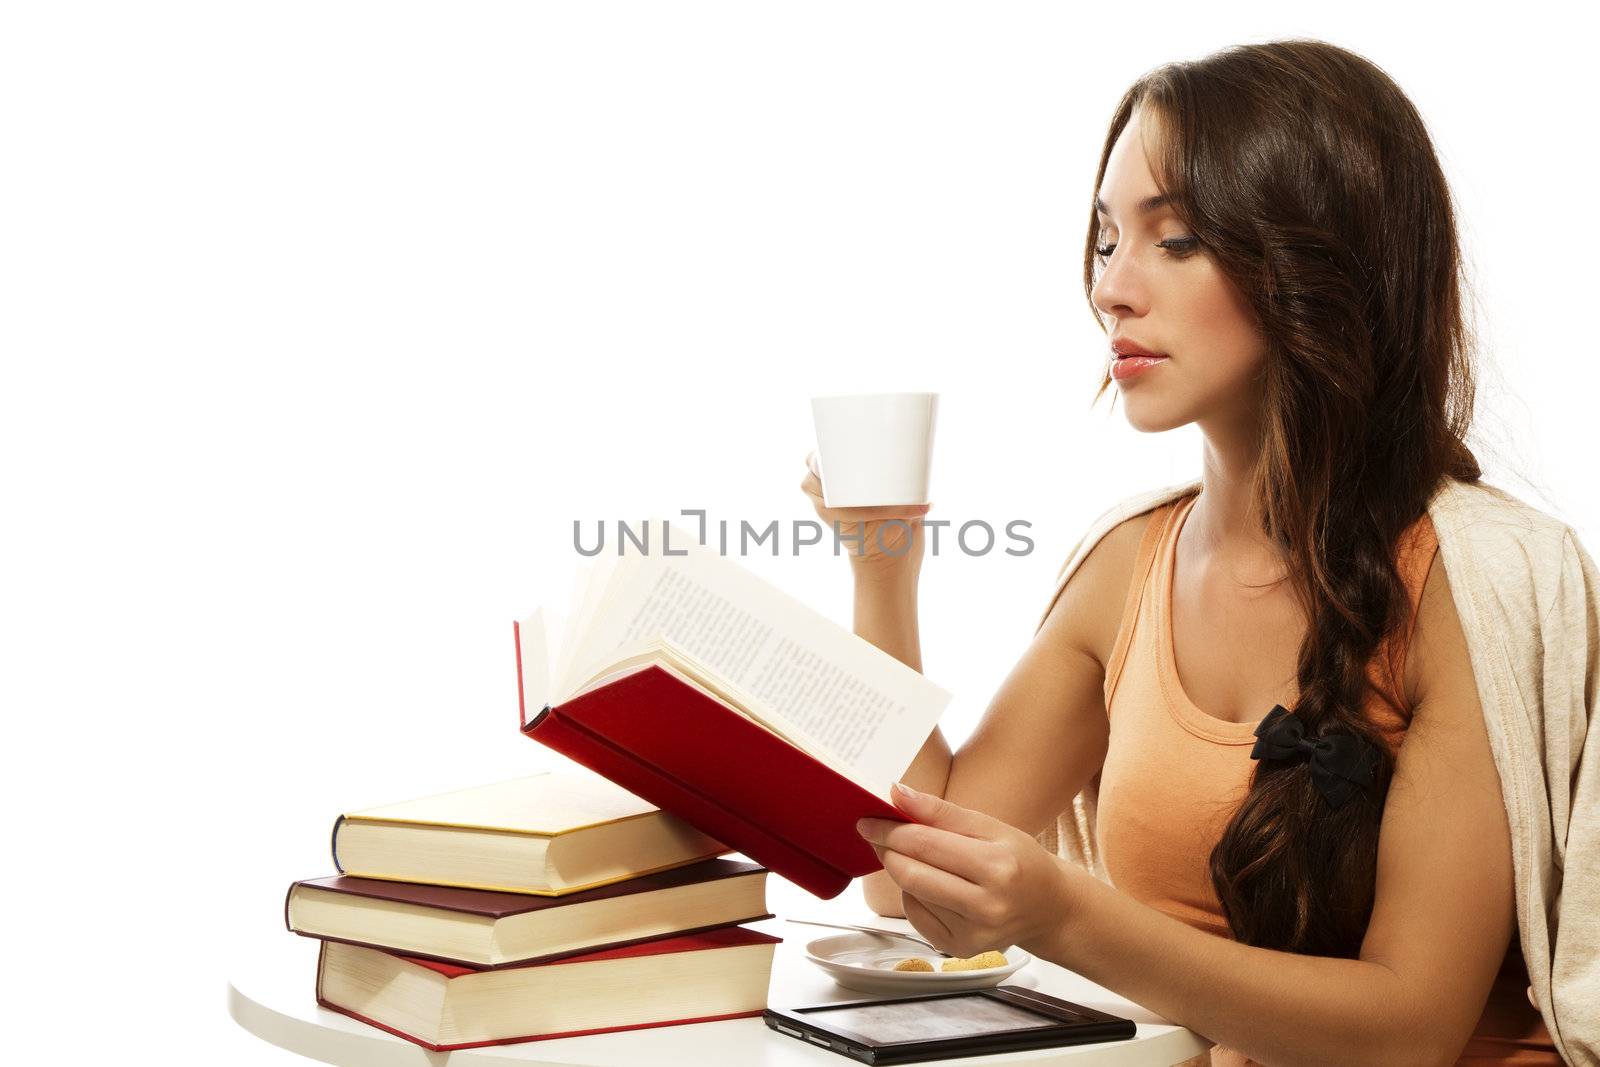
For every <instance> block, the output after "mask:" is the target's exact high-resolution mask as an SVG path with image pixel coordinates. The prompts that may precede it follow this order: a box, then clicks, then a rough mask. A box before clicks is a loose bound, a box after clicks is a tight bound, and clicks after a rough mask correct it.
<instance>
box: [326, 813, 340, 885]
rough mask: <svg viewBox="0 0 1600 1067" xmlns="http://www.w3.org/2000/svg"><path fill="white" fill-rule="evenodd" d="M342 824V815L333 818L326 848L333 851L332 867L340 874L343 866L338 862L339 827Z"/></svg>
mask: <svg viewBox="0 0 1600 1067" xmlns="http://www.w3.org/2000/svg"><path fill="white" fill-rule="evenodd" d="M343 825H344V816H343V815H341V816H339V817H338V818H337V819H335V820H333V835H332V838H331V840H329V842H328V849H329V851H331V852H332V853H333V869H334V870H336V871H338V872H339V873H340V874H343V873H344V866H343V865H342V864H341V863H340V862H339V827H341V826H343Z"/></svg>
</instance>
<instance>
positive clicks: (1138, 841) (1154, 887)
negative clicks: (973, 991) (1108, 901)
mask: <svg viewBox="0 0 1600 1067" xmlns="http://www.w3.org/2000/svg"><path fill="white" fill-rule="evenodd" d="M1198 498H1199V496H1198V494H1190V495H1189V496H1186V497H1183V498H1182V499H1180V500H1176V501H1173V502H1171V503H1168V504H1166V505H1163V506H1162V507H1160V508H1158V509H1156V510H1155V512H1154V513H1153V514H1152V515H1151V517H1150V521H1149V524H1148V525H1147V526H1146V528H1145V533H1144V538H1143V541H1142V542H1141V543H1140V547H1139V555H1138V562H1137V564H1136V565H1135V568H1134V576H1133V581H1132V582H1131V583H1130V586H1129V590H1128V598H1127V603H1126V606H1125V608H1124V610H1123V615H1122V621H1121V626H1120V628H1119V630H1118V633H1117V638H1116V643H1115V644H1114V645H1113V647H1112V652H1111V656H1110V658H1109V659H1108V660H1107V663H1106V677H1105V703H1106V712H1107V716H1108V719H1109V722H1110V744H1109V747H1108V749H1107V751H1106V758H1105V763H1104V764H1103V766H1102V767H1101V771H1100V784H1099V791H1098V812H1097V815H1096V818H1095V831H1096V838H1097V845H1098V849H1099V857H1100V861H1101V863H1102V864H1103V866H1104V870H1105V873H1106V876H1107V877H1108V878H1109V879H1110V881H1111V883H1112V884H1113V885H1115V886H1116V887H1117V888H1118V889H1121V890H1122V891H1123V892H1125V893H1127V894H1129V895H1130V896H1132V897H1134V898H1135V899H1137V900H1140V901H1142V902H1144V903H1145V904H1148V905H1150V906H1151V907H1154V908H1156V909H1158V910H1159V911H1163V912H1165V913H1166V914H1168V915H1171V916H1173V917H1174V918H1176V919H1179V920H1181V921H1183V922H1185V923H1188V924H1189V925H1190V926H1194V927H1196V928H1198V929H1200V930H1204V931H1206V932H1207V933H1211V934H1216V935H1218V936H1219V937H1231V936H1232V934H1231V931H1230V930H1229V927H1228V923H1227V921H1226V919H1224V918H1223V914H1222V903H1221V901H1220V900H1218V898H1217V895H1216V892H1215V890H1213V889H1212V886H1211V875H1210V867H1209V860H1210V855H1211V850H1212V849H1213V848H1214V847H1215V846H1216V843H1217V841H1218V840H1220V839H1221V837H1222V832H1223V830H1224V829H1225V828H1226V827H1227V824H1228V821H1229V819H1230V818H1231V817H1232V815H1233V812H1234V811H1236V810H1237V809H1238V806H1239V804H1240V802H1241V801H1242V800H1243V799H1244V797H1245V795H1246V793H1248V792H1249V788H1250V778H1251V775H1252V773H1253V771H1254V769H1255V763H1254V761H1252V760H1251V759H1250V749H1251V748H1252V747H1253V746H1254V744H1255V740H1256V738H1255V728H1256V726H1257V725H1259V720H1256V721H1254V722H1229V721H1227V720H1224V719H1218V718H1215V717H1214V716H1211V715H1209V714H1207V713H1206V712H1205V711H1204V710H1202V709H1201V708H1199V707H1196V706H1195V704H1194V703H1193V702H1192V701H1190V700H1189V698H1188V696H1187V694H1185V692H1184V690H1183V685H1182V683H1181V682H1180V681H1179V679H1178V672H1177V666H1176V662H1175V655H1174V652H1173V641H1172V572H1173V561H1174V558H1175V555H1176V548H1177V542H1178V532H1179V530H1181V529H1182V527H1183V521H1184V519H1185V518H1186V517H1187V516H1188V514H1189V511H1190V509H1191V508H1192V507H1193V505H1194V502H1195V501H1196V500H1197V499H1198ZM1437 551H1438V541H1437V539H1436V538H1435V536H1434V530H1433V524H1432V522H1431V520H1430V519H1429V518H1428V516H1427V515H1423V516H1422V517H1421V518H1420V519H1418V520H1417V522H1416V523H1415V524H1414V525H1413V526H1412V527H1411V528H1410V529H1408V530H1407V531H1406V532H1405V534H1404V535H1403V536H1402V537H1401V539H1400V544H1399V546H1398V548H1397V555H1396V563H1397V566H1398V569H1399V572H1400V577H1401V579H1402V580H1403V581H1404V583H1405V586H1406V589H1407V591H1408V593H1409V594H1410V601H1411V606H1412V613H1411V620H1412V622H1414V620H1415V618H1416V611H1415V609H1416V606H1417V602H1418V600H1419V598H1420V596H1421V592H1422V585H1423V582H1424V580H1425V579H1426V578H1427V574H1428V569H1429V567H1430V565H1431V564H1432V562H1433V557H1434V554H1435V553H1436V552H1437ZM1410 638H1411V622H1408V623H1407V624H1405V625H1404V626H1402V627H1401V628H1400V629H1398V630H1397V631H1395V632H1394V633H1393V634H1392V635H1391V637H1390V638H1389V639H1388V640H1386V641H1385V642H1384V643H1383V644H1382V645H1381V646H1380V647H1379V649H1378V651H1377V652H1376V653H1375V655H1374V656H1373V660H1372V664H1371V666H1370V667H1369V669H1368V676H1369V677H1370V678H1371V679H1372V682H1373V686H1372V691H1371V692H1370V694H1369V697H1368V701H1367V705H1366V712H1367V715H1368V716H1369V718H1370V719H1371V721H1372V722H1373V723H1374V724H1375V725H1376V726H1377V727H1378V731H1379V733H1380V735H1381V736H1382V738H1383V739H1384V741H1385V742H1386V743H1387V744H1388V745H1389V747H1390V748H1391V750H1398V749H1399V747H1400V744H1401V743H1402V742H1403V741H1404V739H1405V731H1406V727H1407V726H1408V725H1409V723H1410V717H1411V716H1410V709H1409V708H1408V707H1406V705H1405V699H1404V696H1403V693H1404V686H1403V678H1404V669H1405V650H1406V645H1407V644H1408V643H1409V641H1410ZM1267 710H1268V709H1265V708H1264V709H1262V715H1263V717H1265V713H1266V711H1267ZM1527 985H1528V980H1527V970H1526V968H1525V966H1524V964H1523V961H1522V954H1521V951H1520V949H1519V947H1518V945H1517V942H1516V939H1515V938H1513V939H1512V942H1511V948H1510V950H1509V952H1508V953H1507V955H1506V959H1505V963H1504V964H1503V965H1502V967H1501V970H1500V974H1499V976H1498V977H1497V978H1496V980H1495V985H1494V989H1493V991H1492V992H1491V994H1490V997H1489V1002H1488V1004H1487V1005H1486V1007H1485V1010H1484V1013H1483V1017H1482V1018H1481V1019H1480V1020H1479V1023H1478V1027H1477V1030H1476V1031H1475V1033H1474V1036H1473V1038H1472V1040H1471V1042H1470V1043H1469V1044H1468V1046H1467V1048H1466V1050H1465V1051H1464V1052H1463V1055H1462V1059H1461V1061H1460V1062H1462V1063H1471V1064H1515V1065H1533V1064H1559V1063H1560V1062H1561V1061H1560V1059H1559V1058H1558V1057H1557V1056H1556V1054H1555V1050H1554V1046H1553V1045H1552V1044H1551V1043H1550V1038H1549V1034H1548V1033H1547V1032H1546V1030H1545V1028H1544V1023H1543V1020H1542V1019H1541V1018H1540V1016H1539V1013H1538V1011H1537V1010H1535V1009H1534V1008H1533V1006H1532V1005H1531V1004H1530V1003H1529V1002H1528V1000H1527V997H1526V995H1525V992H1524V991H1525V989H1526V988H1527ZM1211 1062H1212V1064H1213V1065H1214V1067H1222V1065H1224V1064H1229V1065H1232V1064H1245V1063H1248V1062H1249V1061H1248V1060H1246V1059H1245V1058H1244V1057H1242V1056H1239V1055H1238V1054H1237V1053H1236V1052H1233V1051H1231V1050H1228V1049H1224V1048H1222V1047H1221V1046H1218V1047H1217V1048H1215V1049H1213V1050H1212V1055H1211Z"/></svg>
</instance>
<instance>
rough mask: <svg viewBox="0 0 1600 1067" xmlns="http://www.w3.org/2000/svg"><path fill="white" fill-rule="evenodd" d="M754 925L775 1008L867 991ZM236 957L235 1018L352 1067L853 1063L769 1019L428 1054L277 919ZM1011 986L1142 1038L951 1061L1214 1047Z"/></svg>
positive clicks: (806, 935) (783, 908)
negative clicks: (353, 1003) (338, 981)
mask: <svg viewBox="0 0 1600 1067" xmlns="http://www.w3.org/2000/svg"><path fill="white" fill-rule="evenodd" d="M768 887H769V888H768V905H767V906H768V909H769V910H770V911H772V912H774V913H776V914H778V915H780V916H791V917H793V918H797V919H819V920H822V921H824V922H844V923H861V924H864V925H868V926H881V927H885V928H888V929H897V930H906V931H910V930H911V927H910V925H909V924H908V923H906V922H905V920H903V919H898V920H897V919H886V918H884V917H883V916H881V915H874V914H873V913H872V912H871V911H870V910H868V909H867V908H866V906H865V905H864V904H863V903H862V902H861V899H860V894H859V891H858V890H856V889H855V888H853V887H852V888H851V889H849V890H847V891H846V892H845V893H844V894H843V895H841V896H840V897H838V898H836V899H834V900H831V901H822V900H817V899H816V898H815V897H812V896H810V895H809V894H807V893H805V892H804V891H802V890H800V889H797V888H795V887H794V886H792V885H790V884H789V883H788V882H785V881H784V880H782V879H780V878H777V877H773V878H771V879H769V881H768ZM750 925H751V927H752V928H753V929H757V930H763V931H765V932H767V933H770V934H775V935H777V936H778V937H781V938H783V939H784V942H783V944H781V945H779V946H778V948H777V952H776V955H775V956H774V959H773V967H772V984H771V986H770V987H769V989H768V994H767V1003H768V1004H769V1005H771V1006H773V1007H786V1008H787V1007H799V1006H803V1005H812V1004H826V1003H833V1002H836V1001H842V1000H859V999H864V998H865V997H866V996H867V994H865V993H857V992H855V991H853V990H849V989H845V988H843V987H842V986H839V985H837V984H835V983H834V981H833V980H832V979H831V978H829V977H828V976H827V975H825V974H824V973H823V972H822V971H821V970H820V969H819V968H818V967H816V966H815V965H814V964H812V963H810V962H808V961H807V960H806V958H805V946H806V944H807V942H809V941H812V940H813V939H815V938H818V937H825V936H827V935H828V933H829V931H827V930H824V929H819V928H817V927H814V926H799V925H796V924H793V923H788V922H785V921H783V919H781V918H780V919H767V920H764V921H762V922H759V923H752V924H750ZM234 960H235V962H234V969H233V973H232V975H231V976H230V979H229V982H228V1013H229V1014H230V1015H232V1016H233V1018H234V1020H235V1021H236V1022H237V1023H238V1024H239V1025H240V1026H242V1027H244V1028H245V1029H246V1030H248V1031H250V1032H251V1033H252V1034H255V1035H256V1036H257V1037H259V1038H261V1039H262V1040H263V1041H268V1042H270V1043H272V1044H274V1045H277V1046H278V1047H280V1048H284V1049H288V1050H289V1051H290V1052H296V1053H299V1054H300V1055H302V1056H309V1057H311V1058H312V1059H315V1060H321V1061H322V1062H324V1063H335V1064H344V1065H349V1067H387V1065H390V1064H394V1065H402V1064H404V1065H422V1064H430V1065H436V1067H437V1065H443V1064H450V1065H452V1067H455V1065H460V1067H468V1065H472V1067H479V1065H483V1067H487V1065H491V1064H493V1065H500V1067H505V1065H509V1064H562V1065H574V1067H578V1065H581V1067H598V1065H602V1064H604V1065H612V1064H640V1065H649V1067H704V1065H705V1064H715V1065H719V1067H736V1065H737V1067H743V1065H746V1064H748V1065H752V1067H842V1065H843V1064H845V1063H853V1062H855V1061H853V1060H850V1059H849V1058H848V1057H845V1056H841V1055H839V1054H838V1053H835V1052H828V1051H826V1050H824V1049H820V1048H816V1047H814V1046H811V1045H807V1044H805V1043H804V1042H802V1041H797V1040H795V1039H794V1038H791V1037H786V1036H784V1035H782V1034H779V1033H775V1032H774V1031H772V1030H770V1029H768V1027H767V1025H766V1023H765V1022H763V1021H762V1020H761V1019H759V1018H754V1019H728V1020H724V1021H722V1022H713V1023H695V1024H691V1025H686V1026H659V1027H652V1028H650V1029H645V1030H625V1031H621V1032H618V1033H613V1034H592V1035H590V1036H588V1037H569V1038H559V1039H556V1040H552V1041H528V1042H523V1043H521V1044H516V1045H494V1046H489V1047H486V1048H474V1049H460V1050H457V1051H455V1052H430V1051H428V1050H427V1049H425V1048H423V1047H422V1046H420V1045H414V1044H412V1043H411V1042H409V1041H405V1040H403V1039H401V1038H398V1037H394V1036H393V1035H391V1034H388V1033H385V1032H384V1031H382V1030H379V1029H377V1028H376V1027H371V1026H368V1025H366V1024H365V1023H362V1022H358V1021H356V1020H355V1019H352V1018H349V1017H348V1016H345V1015H341V1014H339V1013H338V1012H334V1011H329V1010H327V1009H326V1008H322V1007H319V1006H318V1005H317V1002H316V997H315V995H314V993H313V989H314V986H315V982H316V967H317V942H316V941H313V940H311V939H310V938H304V937H298V936H296V935H294V934H291V933H288V932H287V931H286V930H284V929H283V928H282V927H281V926H279V927H277V929H276V930H272V929H271V928H270V927H269V926H268V925H267V924H264V923H262V924H255V925H254V926H253V927H252V929H251V930H250V931H248V932H247V933H245V934H244V935H242V936H241V937H240V938H239V939H237V940H236V945H235V956H234ZM1005 984H1007V985H1020V986H1027V987H1031V988H1036V989H1039V990H1041V991H1043V992H1046V993H1049V994H1051V995H1052V996H1057V997H1060V998H1061V999H1063V1000H1069V1001H1073V1002H1075V1003H1078V1004H1083V1005H1085V1006H1087V1007H1091V1008H1097V1009H1099V1010H1101V1011H1105V1012H1110V1013H1111V1014H1113V1015H1120V1016H1123V1017H1125V1018H1129V1019H1132V1020H1133V1021H1134V1022H1135V1023H1136V1024H1138V1032H1137V1033H1136V1034H1135V1036H1134V1037H1133V1038H1131V1039H1129V1040H1125V1041H1107V1042H1101V1043H1099V1044H1094V1045H1069V1046H1067V1047H1064V1048H1052V1049H1035V1050H1031V1051H1025V1052H1006V1053H1000V1054H997V1055H990V1056H967V1057H962V1058H960V1059H959V1060H952V1061H947V1062H960V1063H982V1062H995V1063H1029V1064H1052V1063H1061V1064H1072V1065H1073V1067H1091V1065H1095V1067H1097V1065H1100V1064H1107V1065H1117V1067H1170V1065H1171V1064H1175V1063H1181V1062H1182V1061H1183V1060H1186V1059H1188V1058H1189V1057H1191V1056H1194V1055H1197V1054H1199V1053H1201V1052H1204V1051H1205V1050H1206V1049H1207V1048H1209V1047H1210V1046H1209V1044H1208V1043H1207V1042H1206V1041H1204V1040H1203V1039H1201V1038H1200V1037H1198V1036H1197V1035H1195V1034H1194V1033H1192V1032H1190V1031H1189V1030H1187V1029H1185V1028H1183V1027H1181V1026H1174V1025H1172V1024H1171V1023H1168V1022H1166V1021H1165V1020H1164V1019H1161V1018H1159V1017H1157V1016H1156V1015H1154V1014H1152V1013H1150V1012H1148V1011H1146V1010H1145V1009H1143V1008H1140V1007H1138V1006H1137V1005H1134V1004H1131V1003H1129V1002H1128V1001H1126V1000H1124V999H1122V998H1121V997H1119V996H1117V995H1116V994H1114V993H1111V992H1109V991H1107V990H1105V989H1102V988H1101V987H1100V986H1097V985H1095V984H1093V983H1091V982H1089V981H1087V980H1086V979H1083V978H1080V977H1079V976H1078V975H1076V974H1073V973H1072V972H1071V971H1067V970H1063V969H1062V968H1060V967H1056V966H1055V965H1053V964H1050V963H1046V962H1044V961H1043V960H1035V961H1034V962H1033V963H1031V964H1029V965H1028V966H1027V967H1024V968H1023V969H1022V970H1020V971H1018V972H1017V973H1016V974H1014V975H1012V976H1011V978H1010V979H1008V980H1007V982H1006V983H1005Z"/></svg>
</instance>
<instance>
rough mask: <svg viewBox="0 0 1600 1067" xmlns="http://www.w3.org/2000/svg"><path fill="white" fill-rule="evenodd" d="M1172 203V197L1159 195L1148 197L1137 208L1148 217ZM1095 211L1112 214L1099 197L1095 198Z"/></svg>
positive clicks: (1163, 194) (1107, 214)
mask: <svg viewBox="0 0 1600 1067" xmlns="http://www.w3.org/2000/svg"><path fill="white" fill-rule="evenodd" d="M1171 202H1172V198H1171V197H1170V196H1167V195H1166V194H1165V193H1157V194H1156V195H1155V196H1147V197H1145V198H1144V199H1143V200H1141V201H1139V203H1138V205H1137V207H1138V209H1139V214H1141V215H1147V214H1149V213H1150V212H1152V211H1154V210H1155V209H1156V208H1158V207H1161V206H1163V205H1165V204H1169V203H1171ZM1094 209H1095V211H1096V212H1098V213H1099V214H1101V215H1106V216H1110V214H1111V209H1110V208H1109V207H1107V206H1106V202H1105V201H1104V200H1101V199H1100V198H1099V197H1098V196H1097V197H1095V198H1094Z"/></svg>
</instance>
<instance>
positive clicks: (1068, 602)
mask: <svg viewBox="0 0 1600 1067" xmlns="http://www.w3.org/2000/svg"><path fill="white" fill-rule="evenodd" d="M1199 484H1200V483H1199V482H1198V481H1193V482H1184V483H1180V484H1177V485H1173V486H1167V487H1165V488H1163V489H1157V490H1150V491H1146V492H1143V493H1138V494H1135V495H1134V496H1130V497H1127V498H1125V499H1123V500H1121V501H1119V502H1118V503H1116V504H1115V505H1113V506H1112V507H1110V508H1107V509H1106V510H1105V511H1103V512H1102V513H1101V514H1100V515H1099V517H1097V518H1096V519H1095V520H1094V521H1093V522H1092V523H1090V524H1089V529H1088V532H1087V533H1085V534H1084V535H1083V537H1082V538H1080V539H1079V541H1078V543H1077V544H1076V545H1075V546H1074V547H1073V549H1072V551H1071V552H1070V553H1069V554H1068V556H1067V560H1066V562H1065V563H1064V564H1062V566H1061V569H1060V571H1059V572H1058V573H1057V576H1056V583H1055V590H1054V593H1053V595H1052V596H1051V598H1050V603H1049V604H1048V605H1047V606H1046V608H1045V611H1044V614H1043V615H1042V616H1041V617H1040V620H1039V626H1040V628H1043V626H1044V625H1045V623H1046V622H1048V621H1049V620H1050V616H1051V614H1052V613H1053V612H1057V611H1059V612H1060V613H1061V614H1062V615H1065V616H1070V617H1071V618H1072V619H1073V620H1075V621H1076V622H1075V625H1076V627H1077V628H1080V629H1082V630H1083V632H1082V633H1079V634H1078V635H1077V638H1076V639H1077V640H1078V641H1079V642H1080V643H1081V644H1082V645H1083V646H1084V647H1085V648H1086V649H1087V650H1090V651H1093V650H1095V649H1098V648H1101V647H1102V646H1105V647H1109V646H1110V644H1111V642H1112V641H1114V640H1115V637H1116V629H1117V624H1118V622H1119V620H1120V618H1121V611H1122V606H1123V600H1124V598H1125V597H1126V595H1127V591H1128V587H1129V585H1130V584H1131V582H1132V581H1133V578H1134V573H1133V572H1134V570H1135V568H1136V567H1137V566H1138V559H1139V548H1140V545H1141V543H1142V542H1143V539H1144V534H1145V531H1146V528H1147V527H1148V526H1149V524H1150V521H1151V519H1152V517H1153V516H1154V515H1155V514H1156V513H1157V512H1158V511H1160V510H1161V509H1162V508H1163V507H1165V506H1167V505H1168V504H1171V503H1173V502H1175V501H1178V500H1181V499H1183V498H1184V497H1185V496H1186V495H1188V494H1189V493H1192V492H1194V491H1195V490H1197V489H1198V488H1199Z"/></svg>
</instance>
